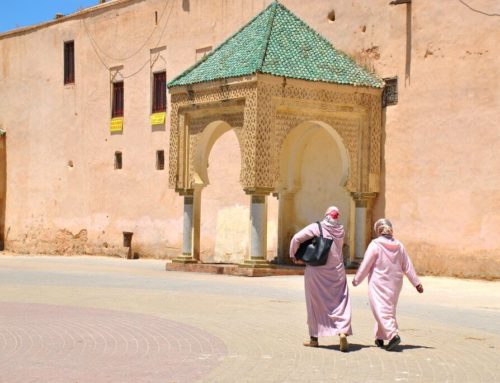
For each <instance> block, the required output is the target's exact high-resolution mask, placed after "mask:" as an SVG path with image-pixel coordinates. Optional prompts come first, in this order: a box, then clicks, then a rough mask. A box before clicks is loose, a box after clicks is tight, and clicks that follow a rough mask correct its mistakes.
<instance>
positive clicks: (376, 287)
mask: <svg viewBox="0 0 500 383" xmlns="http://www.w3.org/2000/svg"><path fill="white" fill-rule="evenodd" d="M389 224H390V223H389ZM391 229H392V227H391ZM390 234H391V235H389V236H384V235H381V236H379V237H378V238H376V239H374V240H373V241H372V242H371V243H370V245H369V246H368V249H367V250H366V253H365V256H364V259H363V262H362V263H361V265H360V267H359V269H358V271H357V273H356V275H355V276H354V279H353V281H352V284H353V285H354V286H357V285H359V284H360V283H361V282H362V281H363V280H364V279H365V277H366V276H368V288H369V301H370V307H371V309H372V312H373V316H374V317H375V320H376V323H375V337H376V339H380V340H390V339H393V338H394V337H395V336H396V335H398V323H397V321H396V306H397V303H398V298H399V294H400V292H401V288H402V286H403V275H406V276H407V278H408V279H409V280H410V282H411V283H412V284H413V286H415V287H416V288H417V290H418V291H419V292H423V288H422V286H421V284H420V280H419V279H418V277H417V274H416V272H415V269H414V268H413V265H412V263H411V260H410V258H409V257H408V254H407V253H406V250H405V248H404V246H403V244H402V243H401V242H399V241H398V240H397V239H395V238H393V237H392V230H391V233H390ZM379 235H380V234H379Z"/></svg>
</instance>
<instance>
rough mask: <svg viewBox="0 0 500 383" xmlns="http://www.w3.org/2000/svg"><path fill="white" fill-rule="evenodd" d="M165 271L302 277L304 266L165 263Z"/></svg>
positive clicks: (354, 270) (353, 271) (348, 270)
mask: <svg viewBox="0 0 500 383" xmlns="http://www.w3.org/2000/svg"><path fill="white" fill-rule="evenodd" d="M165 269H166V270H167V271H184V272H190V273H208V274H225V275H235V276H240V277H270V276H280V275H304V270H305V267H304V266H294V265H277V264H267V266H266V267H263V266H261V265H259V267H252V266H249V265H245V264H243V265H238V264H234V263H201V262H197V263H193V262H190V263H180V262H167V264H166V267H165ZM346 271H347V274H355V273H356V269H354V268H348V269H346Z"/></svg>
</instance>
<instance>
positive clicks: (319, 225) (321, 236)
mask: <svg viewBox="0 0 500 383" xmlns="http://www.w3.org/2000/svg"><path fill="white" fill-rule="evenodd" d="M316 223H317V224H318V227H319V236H320V238H323V230H322V229H321V224H320V223H319V221H316Z"/></svg>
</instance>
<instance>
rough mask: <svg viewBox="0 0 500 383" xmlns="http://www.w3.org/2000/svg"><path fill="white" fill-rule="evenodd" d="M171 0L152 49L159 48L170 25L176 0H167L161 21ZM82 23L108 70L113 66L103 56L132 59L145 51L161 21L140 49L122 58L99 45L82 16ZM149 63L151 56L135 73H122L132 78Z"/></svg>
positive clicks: (100, 60)
mask: <svg viewBox="0 0 500 383" xmlns="http://www.w3.org/2000/svg"><path fill="white" fill-rule="evenodd" d="M169 1H170V9H169V11H168V15H167V16H166V18H165V20H164V23H163V27H162V29H161V32H160V35H159V36H158V39H157V41H156V43H155V44H154V45H153V47H152V48H151V49H156V48H158V46H159V44H160V42H161V40H162V38H163V36H164V34H165V31H166V30H167V25H168V20H169V19H170V16H171V14H172V10H173V7H174V3H175V0H165V6H164V8H163V10H162V13H161V15H160V21H161V20H162V19H163V18H164V15H165V12H166V10H167V5H168V2H169ZM81 22H82V24H83V27H84V30H85V33H86V34H87V37H88V38H89V41H90V44H91V46H92V48H93V50H94V53H95V54H96V55H97V57H98V59H99V62H100V63H101V64H102V66H103V67H104V68H106V70H107V71H109V70H110V69H111V67H110V66H109V65H107V64H106V60H105V59H104V58H103V56H105V57H107V58H108V59H111V60H113V61H115V62H116V61H118V62H123V61H126V60H129V59H131V58H132V57H134V56H135V55H137V54H138V53H140V52H141V51H143V49H144V47H145V46H146V45H147V43H148V42H149V41H150V40H151V38H152V37H153V35H154V32H156V30H157V28H158V27H159V26H160V23H158V24H157V25H155V26H154V28H153V30H152V31H151V33H150V34H149V35H148V37H147V38H146V40H145V41H144V43H142V44H141V45H140V46H139V48H138V49H136V50H135V51H134V52H132V53H131V54H129V55H128V56H125V57H122V58H119V57H114V56H112V55H111V54H108V53H106V52H105V51H104V50H103V49H102V48H100V47H99V44H98V43H97V41H96V40H95V39H94V37H93V36H92V34H91V33H90V31H89V29H88V25H87V23H86V22H85V20H84V19H83V18H82V20H81ZM148 63H151V58H148V60H147V61H145V62H144V63H143V64H142V65H141V66H140V67H139V69H137V70H136V71H134V72H133V73H130V74H128V75H122V76H121V77H122V78H124V79H127V78H131V77H133V76H135V75H136V74H138V73H140V72H141V71H142V70H143V69H144V68H145V67H146V66H147V65H148Z"/></svg>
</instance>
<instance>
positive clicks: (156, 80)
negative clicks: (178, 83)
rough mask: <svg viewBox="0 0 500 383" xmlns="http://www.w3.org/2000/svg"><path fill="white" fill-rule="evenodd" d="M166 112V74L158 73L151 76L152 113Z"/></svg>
mask: <svg viewBox="0 0 500 383" xmlns="http://www.w3.org/2000/svg"><path fill="white" fill-rule="evenodd" d="M166 110H167V73H166V72H165V71H163V72H158V73H155V74H154V75H153V113H158V112H164V111H166Z"/></svg>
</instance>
